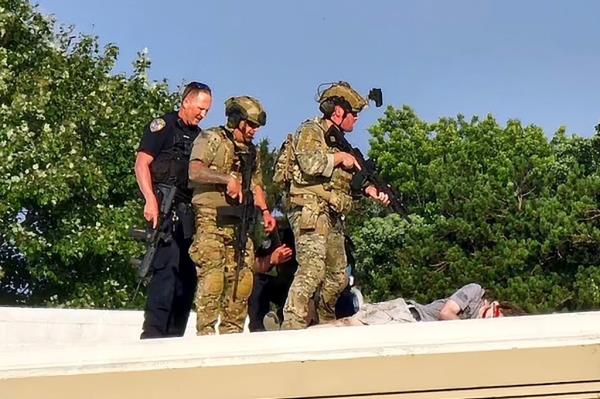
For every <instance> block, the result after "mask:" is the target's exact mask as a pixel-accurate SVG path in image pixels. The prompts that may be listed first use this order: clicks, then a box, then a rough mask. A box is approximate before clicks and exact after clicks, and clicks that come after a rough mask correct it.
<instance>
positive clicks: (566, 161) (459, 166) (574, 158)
mask: <svg viewBox="0 0 600 399" xmlns="http://www.w3.org/2000/svg"><path fill="white" fill-rule="evenodd" d="M371 133H372V136H373V137H372V140H371V151H370V155H371V156H372V157H373V158H374V159H375V160H376V161H377V163H378V165H379V166H380V168H381V172H382V174H383V175H384V176H385V177H387V178H388V179H389V180H390V181H391V182H392V183H394V184H395V186H396V187H397V188H398V189H399V191H400V192H402V193H403V195H404V197H405V199H407V203H408V207H409V209H410V212H411V215H410V216H409V217H408V218H407V219H400V217H399V216H398V215H390V216H387V217H385V218H371V219H367V220H365V219H364V216H361V222H360V223H358V225H359V226H355V227H354V239H355V241H356V243H357V248H358V254H357V255H358V264H359V267H360V272H361V277H362V280H361V281H362V282H363V284H364V288H365V291H366V292H367V293H368V295H369V296H370V297H371V299H374V300H379V299H384V298H390V297H395V296H404V297H411V298H415V299H417V300H420V301H428V300H432V299H434V298H439V297H444V296H446V295H449V294H450V293H452V292H453V291H454V290H455V289H456V288H458V287H460V286H461V285H463V284H466V283H468V282H473V281H475V282H479V283H481V284H483V285H484V286H486V287H488V288H489V289H491V290H492V291H493V292H494V293H495V294H496V295H498V296H499V297H500V298H502V299H505V300H511V301H514V302H516V303H517V304H519V305H521V306H522V307H524V308H526V309H527V310H529V311H531V312H546V311H553V310H561V309H590V308H594V307H595V308H598V307H600V301H599V299H600V291H599V275H600V223H599V221H600V209H598V201H599V199H600V174H599V162H600V137H599V136H598V135H596V136H594V137H592V138H590V139H584V138H581V137H575V136H574V137H567V136H566V135H565V133H564V131H563V130H560V131H558V132H557V134H556V135H555V137H554V138H553V139H552V140H548V139H547V137H546V135H545V134H544V132H543V131H542V130H541V129H540V128H538V127H536V126H525V127H524V126H522V125H521V123H520V122H519V121H516V120H510V121H508V123H507V125H506V126H505V127H502V126H500V125H499V124H498V123H497V122H496V121H495V120H494V119H493V118H492V117H491V116H488V117H486V118H485V119H483V120H479V119H478V118H477V117H474V118H473V119H472V120H471V121H467V120H465V118H464V117H462V116H460V115H459V116H458V117H457V118H456V119H451V118H442V119H440V120H439V121H438V122H436V123H431V124H429V123H426V122H424V121H422V120H420V119H419V118H418V117H417V116H416V115H415V113H414V112H413V111H412V110H411V109H410V108H408V107H404V108H402V109H394V108H391V107H390V108H388V109H387V111H386V113H385V115H384V117H382V118H381V119H380V120H379V121H378V123H377V124H376V125H375V126H373V128H372V129H371ZM355 224H356V223H355Z"/></svg>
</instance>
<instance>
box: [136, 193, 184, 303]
mask: <svg viewBox="0 0 600 399" xmlns="http://www.w3.org/2000/svg"><path fill="white" fill-rule="evenodd" d="M158 191H159V192H160V194H162V195H161V197H162V198H161V200H160V210H159V214H158V222H157V223H156V228H152V227H151V226H150V227H148V228H147V229H146V230H145V231H144V230H139V229H131V230H130V231H129V235H130V236H131V237H133V238H135V239H138V240H142V241H145V242H146V243H147V248H146V254H145V255H144V258H143V259H142V261H141V262H139V268H138V277H139V281H138V284H137V287H136V289H135V293H134V294H133V298H135V297H136V295H137V293H138V291H139V289H140V285H141V284H142V282H143V281H144V279H145V278H146V276H147V275H148V272H149V271H150V267H151V266H152V262H154V257H155V256H156V250H157V248H158V246H159V245H160V243H161V242H168V241H169V240H170V239H172V236H171V234H172V231H171V229H169V230H168V231H167V230H166V228H165V226H164V222H165V220H166V219H167V218H168V217H169V215H170V213H171V209H172V208H173V203H174V201H175V195H176V194H177V187H176V186H174V185H171V186H167V185H162V184H161V185H159V187H158Z"/></svg>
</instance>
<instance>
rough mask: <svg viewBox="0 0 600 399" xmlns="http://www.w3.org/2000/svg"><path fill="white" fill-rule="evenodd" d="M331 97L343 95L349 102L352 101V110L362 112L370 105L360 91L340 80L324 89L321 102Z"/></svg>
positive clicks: (320, 98)
mask: <svg viewBox="0 0 600 399" xmlns="http://www.w3.org/2000/svg"><path fill="white" fill-rule="evenodd" d="M331 97H342V98H343V99H345V100H346V101H348V103H350V106H351V107H352V111H354V112H360V111H362V110H363V108H365V107H366V106H367V105H368V101H367V100H366V99H365V98H364V97H363V96H361V95H360V94H358V92H357V91H356V90H354V89H353V88H352V86H350V84H348V83H347V82H342V81H340V82H337V83H334V84H333V85H331V86H330V87H329V88H327V89H326V90H324V91H323V93H321V96H320V97H319V103H322V102H323V101H325V100H327V99H328V98H331Z"/></svg>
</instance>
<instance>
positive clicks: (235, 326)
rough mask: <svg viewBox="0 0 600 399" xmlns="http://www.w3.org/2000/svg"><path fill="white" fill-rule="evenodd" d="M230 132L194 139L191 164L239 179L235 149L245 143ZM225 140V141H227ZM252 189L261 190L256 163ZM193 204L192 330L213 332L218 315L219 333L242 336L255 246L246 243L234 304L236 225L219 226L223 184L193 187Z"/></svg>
mask: <svg viewBox="0 0 600 399" xmlns="http://www.w3.org/2000/svg"><path fill="white" fill-rule="evenodd" d="M232 134H233V132H232V131H231V130H228V129H227V128H226V127H223V126H221V127H216V128H211V129H208V130H206V131H204V132H203V133H202V134H201V135H199V136H198V137H197V138H196V140H195V141H194V146H193V148H192V154H191V157H190V159H191V160H198V161H201V162H202V163H203V164H204V165H206V166H207V167H209V168H211V169H213V170H215V171H218V172H220V173H224V174H231V175H233V176H235V177H238V178H239V177H240V175H241V164H240V160H239V158H238V156H237V155H236V153H235V146H237V147H238V148H239V149H241V150H244V148H245V147H246V145H245V144H241V143H236V144H235V145H234V143H233V142H232V141H231V139H229V137H232V136H231V135H232ZM228 136H229V137H228ZM251 185H252V187H254V186H256V185H260V186H262V174H261V167H260V160H259V159H258V153H257V167H256V170H255V172H254V174H253V176H252V184H251ZM193 189H194V196H193V199H192V203H193V205H194V211H195V213H196V234H195V236H194V242H193V243H192V245H191V247H190V250H189V253H190V257H191V258H192V260H193V261H194V263H195V264H196V270H197V273H198V288H197V292H196V313H197V324H196V332H197V334H198V335H207V334H215V333H216V332H217V331H216V329H215V323H216V321H217V319H218V317H219V316H221V323H220V327H219V333H221V334H223V333H234V332H241V331H242V330H243V326H244V320H245V318H246V314H247V310H248V298H249V296H250V293H251V292H252V285H253V273H252V266H253V263H254V248H253V244H252V241H251V240H250V239H248V244H247V245H246V258H245V261H244V268H243V269H242V270H241V271H240V275H239V279H238V288H237V296H236V300H235V301H234V300H233V285H234V281H235V269H236V258H235V248H234V242H235V235H234V234H235V233H234V226H223V227H221V226H217V222H216V214H217V212H216V208H217V207H219V206H230V204H229V203H228V202H227V200H226V195H225V190H226V187H225V185H217V184H195V185H193Z"/></svg>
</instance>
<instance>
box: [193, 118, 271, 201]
mask: <svg viewBox="0 0 600 399" xmlns="http://www.w3.org/2000/svg"><path fill="white" fill-rule="evenodd" d="M230 137H233V132H232V131H231V130H229V129H228V128H226V127H224V126H219V127H213V128H210V129H207V130H205V131H203V132H202V133H201V134H200V135H199V136H198V137H197V138H196V140H194V146H193V147H192V154H191V156H190V161H200V162H202V163H203V164H204V165H205V166H207V167H209V168H210V169H212V170H215V171H217V172H220V173H223V174H227V175H232V176H235V177H237V178H241V162H240V158H239V156H238V154H237V152H236V147H237V149H238V151H244V150H245V149H247V148H248V146H247V144H244V143H239V142H236V143H235V144H234V142H233V140H232V139H230ZM251 145H253V144H251ZM262 185H263V182H262V173H261V165H260V158H259V156H258V152H257V153H256V167H255V170H254V173H253V175H252V182H251V187H252V188H254V187H255V186H262ZM190 186H191V187H192V188H193V190H194V196H193V198H192V203H194V204H197V205H202V206H209V207H218V206H226V205H229V204H228V203H227V200H226V194H225V192H226V188H227V187H226V185H224V184H202V183H194V182H190Z"/></svg>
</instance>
